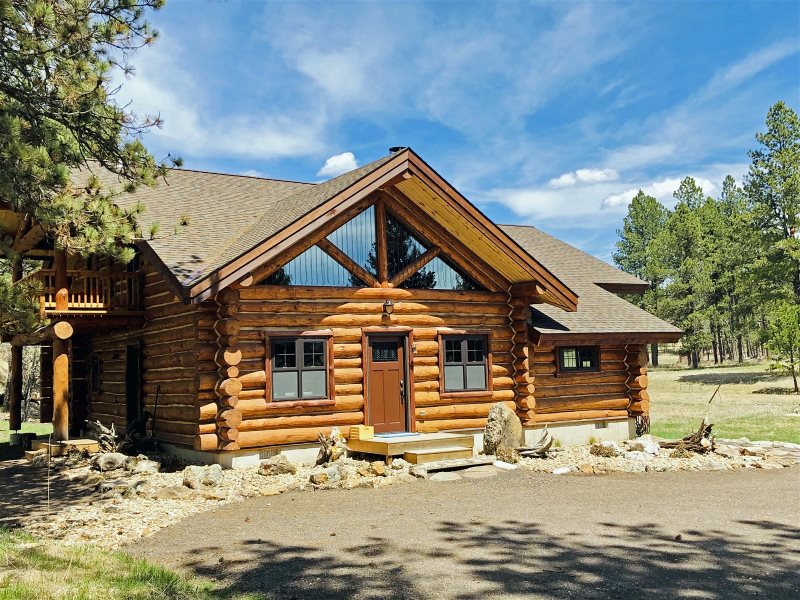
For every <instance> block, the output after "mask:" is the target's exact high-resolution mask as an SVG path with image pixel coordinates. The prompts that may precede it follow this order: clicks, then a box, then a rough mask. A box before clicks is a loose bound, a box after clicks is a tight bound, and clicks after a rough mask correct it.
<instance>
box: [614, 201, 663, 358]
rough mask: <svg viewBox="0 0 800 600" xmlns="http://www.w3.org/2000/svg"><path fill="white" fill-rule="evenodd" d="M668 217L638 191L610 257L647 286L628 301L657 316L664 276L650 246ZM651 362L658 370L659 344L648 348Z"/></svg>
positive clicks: (661, 209) (629, 207)
mask: <svg viewBox="0 0 800 600" xmlns="http://www.w3.org/2000/svg"><path fill="white" fill-rule="evenodd" d="M668 215H669V211H668V210H667V209H666V208H665V207H664V206H663V205H662V204H661V203H660V202H659V201H658V200H656V199H655V198H654V197H652V196H648V195H647V194H645V193H644V192H643V191H642V190H639V193H637V194H636V196H634V197H633V200H631V203H630V205H628V214H627V215H626V216H625V220H624V221H623V224H622V229H618V230H617V235H618V236H619V240H618V241H617V243H616V247H617V251H616V252H614V254H613V255H612V259H613V261H614V264H616V265H617V266H618V267H619V268H621V269H622V270H623V271H626V272H628V273H631V274H632V275H635V276H636V277H638V278H639V279H642V280H643V281H646V282H648V283H649V284H650V286H649V288H648V289H647V291H646V292H645V293H644V294H642V295H641V296H639V295H633V296H631V297H630V298H628V300H629V301H631V302H633V303H634V304H636V305H637V306H640V307H641V308H644V309H645V310H648V311H650V312H652V313H654V314H656V315H657V314H659V311H660V309H659V298H660V296H661V292H662V287H661V286H662V284H663V282H664V277H665V272H664V268H663V264H662V263H661V262H660V261H659V260H658V259H657V256H656V254H655V253H654V252H653V248H652V247H651V245H652V243H653V240H655V239H656V237H658V235H659V233H661V231H662V230H663V229H664V226H665V225H666V222H667V218H668ZM650 361H651V363H652V364H653V365H654V366H658V344H652V346H651V354H650Z"/></svg>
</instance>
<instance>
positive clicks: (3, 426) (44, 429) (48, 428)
mask: <svg viewBox="0 0 800 600" xmlns="http://www.w3.org/2000/svg"><path fill="white" fill-rule="evenodd" d="M52 431H53V426H52V425H51V424H50V423H30V422H27V423H23V424H22V432H23V433H28V432H31V433H35V434H36V435H47V434H48V433H51V432H52ZM8 434H9V431H8V414H6V413H0V444H7V443H8Z"/></svg>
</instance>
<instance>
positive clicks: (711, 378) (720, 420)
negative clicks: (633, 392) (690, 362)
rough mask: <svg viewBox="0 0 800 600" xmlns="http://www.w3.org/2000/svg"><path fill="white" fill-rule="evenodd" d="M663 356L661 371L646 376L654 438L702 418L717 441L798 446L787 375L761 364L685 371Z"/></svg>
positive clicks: (799, 406)
mask: <svg viewBox="0 0 800 600" xmlns="http://www.w3.org/2000/svg"><path fill="white" fill-rule="evenodd" d="M666 358H667V360H666V361H665V362H666V363H667V364H666V366H665V367H664V368H659V369H652V370H651V371H650V373H649V374H648V379H649V380H650V384H649V386H648V389H649V392H650V411H651V415H650V419H651V428H652V432H653V434H654V435H658V436H661V437H665V438H677V437H682V436H683V435H685V434H686V433H688V432H690V431H693V430H696V429H697V427H698V426H699V424H700V421H702V419H703V417H706V416H707V417H708V418H709V419H710V420H711V421H712V422H713V423H714V424H715V425H716V431H717V434H718V435H719V436H720V437H726V438H738V437H747V438H750V439H751V440H754V441H755V440H779V441H785V442H794V443H800V396H798V395H796V394H793V393H790V392H791V380H790V379H789V378H788V377H778V376H776V375H774V374H773V373H770V372H769V371H768V369H767V365H766V364H758V363H748V364H745V365H742V366H739V365H735V366H730V367H727V366H724V367H705V368H700V369H688V368H680V367H679V366H678V365H677V364H676V363H674V361H670V357H669V356H667V357H666ZM670 363H672V364H670ZM720 384H722V385H721V387H720V389H719V392H718V393H717V395H716V397H715V398H714V400H713V401H712V402H711V403H710V404H709V402H708V401H709V399H710V398H711V395H712V394H713V393H714V390H715V389H716V388H717V386H718V385H720Z"/></svg>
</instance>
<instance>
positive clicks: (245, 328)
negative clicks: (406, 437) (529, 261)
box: [198, 286, 527, 448]
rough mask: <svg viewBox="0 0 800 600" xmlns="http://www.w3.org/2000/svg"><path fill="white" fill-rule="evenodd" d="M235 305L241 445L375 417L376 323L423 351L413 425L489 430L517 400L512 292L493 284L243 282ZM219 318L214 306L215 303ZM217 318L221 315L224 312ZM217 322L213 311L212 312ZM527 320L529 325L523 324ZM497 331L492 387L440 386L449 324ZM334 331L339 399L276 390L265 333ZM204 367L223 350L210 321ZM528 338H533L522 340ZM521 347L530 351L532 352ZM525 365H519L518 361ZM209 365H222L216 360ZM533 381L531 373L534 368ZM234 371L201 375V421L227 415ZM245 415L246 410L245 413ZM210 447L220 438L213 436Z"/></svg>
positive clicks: (312, 435)
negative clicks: (370, 334)
mask: <svg viewBox="0 0 800 600" xmlns="http://www.w3.org/2000/svg"><path fill="white" fill-rule="evenodd" d="M239 292H240V294H239V295H240V299H239V303H238V307H237V308H236V310H235V311H234V312H235V314H236V320H237V322H238V332H237V339H236V342H237V343H238V347H237V350H238V352H240V354H241V356H240V360H239V362H238V363H237V367H238V372H237V376H238V377H237V379H238V382H239V384H240V385H241V389H239V385H235V386H234V387H233V389H235V390H237V391H238V393H237V394H236V395H237V401H236V406H235V408H236V410H237V412H238V414H239V415H240V416H241V422H240V423H239V424H238V426H237V430H238V434H237V440H236V443H237V444H238V446H239V447H241V448H249V447H258V446H266V445H272V444H290V443H297V442H313V441H316V439H317V436H318V434H319V433H320V432H328V431H329V430H330V428H331V427H334V426H336V427H339V428H340V429H342V430H343V432H344V433H345V434H347V432H348V428H349V426H350V425H357V424H362V423H364V421H365V405H364V402H365V399H364V369H363V363H362V334H363V332H364V328H369V327H399V328H407V331H408V333H409V334H410V336H411V337H412V340H413V344H414V352H412V354H411V356H410V369H411V373H412V375H413V377H412V379H413V399H412V402H413V404H412V406H415V408H414V415H413V421H414V423H413V426H414V427H415V428H416V430H417V431H420V432H432V431H439V430H445V429H465V428H480V427H483V426H484V425H485V423H486V417H487V415H488V412H489V408H490V407H491V405H492V403H494V402H498V401H504V402H508V403H509V404H510V406H512V407H516V404H515V400H516V394H517V387H518V384H517V382H516V380H517V378H516V375H517V373H516V371H515V366H514V365H515V354H514V350H515V347H514V327H513V326H512V321H513V319H512V318H511V316H510V313H511V307H510V306H509V304H508V295H507V294H503V293H492V292H459V291H437V290H401V289H392V288H382V289H381V288H365V289H350V288H302V287H280V286H253V287H250V288H242V289H241V290H239ZM387 298H391V299H392V300H393V301H394V303H395V305H394V313H393V314H392V315H391V316H387V315H383V303H384V301H385V300H386V299H387ZM208 310H209V316H210V317H211V316H212V313H211V311H212V308H211V307H209V309H208ZM215 318H216V317H215ZM204 320H206V321H208V322H209V323H210V322H211V318H209V319H204ZM517 327H518V328H519V324H518V323H517ZM479 329H480V330H489V331H490V332H491V337H490V346H491V351H492V358H493V365H492V373H491V377H492V383H493V386H492V391H489V392H486V393H483V394H476V393H470V394H467V395H464V396H461V397H459V396H456V395H450V394H445V395H441V394H440V393H439V377H440V369H439V341H438V336H439V333H442V332H444V333H446V332H447V331H448V330H479ZM314 330H329V331H330V332H331V334H332V336H333V366H334V379H335V403H334V404H333V405H327V406H298V405H297V403H291V402H271V401H269V400H268V399H267V398H266V378H267V376H268V372H267V371H266V369H265V366H266V365H265V342H264V339H263V336H264V334H265V332H266V333H267V334H269V332H286V331H298V332H300V331H314ZM200 336H201V347H200V363H198V364H199V365H200V368H201V369H203V367H202V365H203V364H205V361H209V360H212V357H213V356H214V355H215V353H216V352H218V351H219V349H220V346H219V344H217V343H216V342H217V338H218V334H217V332H215V331H213V330H211V329H208V330H207V329H201V330H200ZM522 346H525V344H522ZM521 353H523V354H524V351H522V352H521ZM518 366H519V364H518ZM203 372H204V373H205V372H214V373H216V369H214V370H211V365H210V364H209V365H208V370H205V369H204V370H203ZM524 375H525V379H526V385H527V372H526V373H524ZM226 377H227V373H223V374H221V375H219V376H218V377H217V378H216V379H214V380H212V379H211V378H209V379H208V380H205V379H204V378H203V377H201V380H200V389H199V395H200V397H201V398H202V401H203V402H204V404H202V406H201V408H200V415H201V422H202V423H212V422H213V421H214V419H215V418H216V416H217V415H218V410H219V408H220V407H219V405H218V399H219V390H218V389H216V390H215V387H216V388H218V387H219V386H220V385H222V381H223V380H224V379H225V378H226ZM237 420H238V417H237ZM201 437H202V438H203V439H202V440H201V442H200V446H201V447H203V448H210V447H212V445H213V444H214V442H215V440H214V439H213V436H212V435H211V434H210V433H209V434H203V435H202V436H201Z"/></svg>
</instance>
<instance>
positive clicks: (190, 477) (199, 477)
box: [183, 465, 222, 490]
mask: <svg viewBox="0 0 800 600" xmlns="http://www.w3.org/2000/svg"><path fill="white" fill-rule="evenodd" d="M220 483H222V467H221V466H220V465H208V466H205V467H200V466H196V465H190V466H188V467H186V468H185V469H184V470H183V485H185V486H186V487H188V488H191V489H193V490H200V489H203V488H209V487H216V486H218V485H219V484H220Z"/></svg>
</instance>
